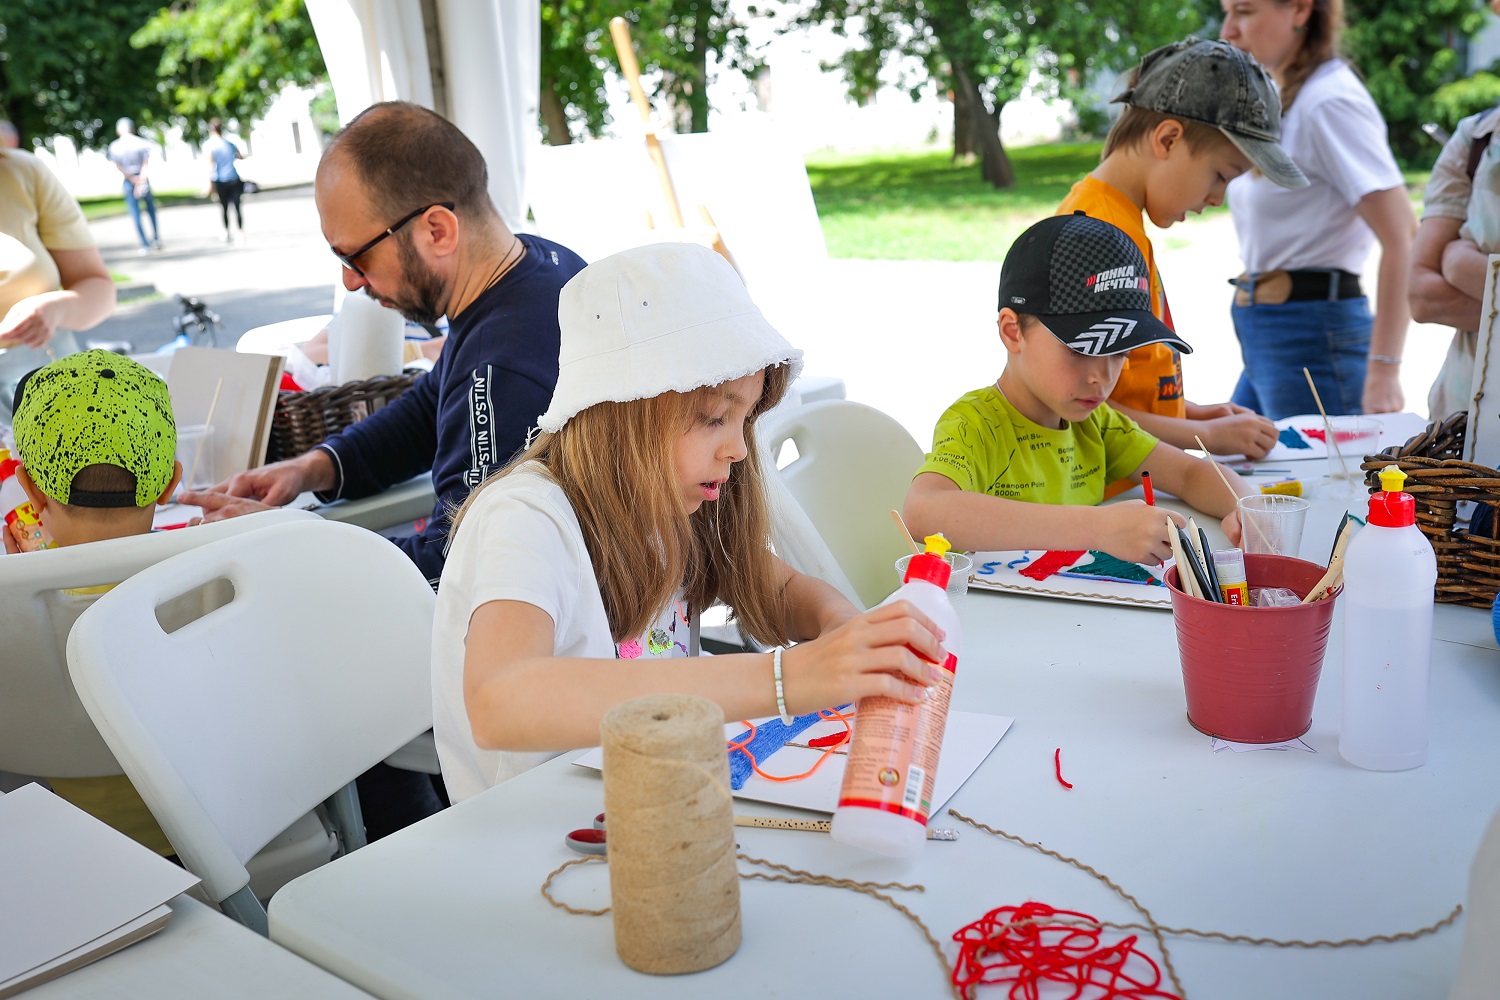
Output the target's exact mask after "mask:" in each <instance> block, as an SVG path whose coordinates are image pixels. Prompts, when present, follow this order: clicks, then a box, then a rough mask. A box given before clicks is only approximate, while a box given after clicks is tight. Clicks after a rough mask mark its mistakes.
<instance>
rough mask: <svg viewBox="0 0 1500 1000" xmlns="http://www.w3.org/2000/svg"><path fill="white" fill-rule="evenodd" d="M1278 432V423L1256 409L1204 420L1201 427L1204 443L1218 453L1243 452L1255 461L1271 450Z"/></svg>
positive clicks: (1210, 449) (1238, 453) (1240, 453)
mask: <svg viewBox="0 0 1500 1000" xmlns="http://www.w3.org/2000/svg"><path fill="white" fill-rule="evenodd" d="M1277 433H1278V432H1277V430H1276V425H1275V424H1273V423H1271V421H1269V420H1267V419H1266V418H1265V417H1263V416H1261V415H1260V414H1259V413H1255V412H1253V411H1246V412H1244V413H1234V414H1230V415H1228V416H1222V417H1216V418H1214V419H1213V420H1208V421H1205V422H1204V424H1203V430H1202V436H1203V443H1204V444H1206V445H1208V450H1209V451H1211V452H1212V453H1214V454H1215V455H1244V456H1245V457H1246V458H1248V459H1250V460H1251V461H1252V462H1253V461H1256V460H1257V459H1262V458H1265V457H1266V455H1267V454H1269V453H1270V451H1271V449H1272V448H1274V447H1275V446H1276V435H1277Z"/></svg>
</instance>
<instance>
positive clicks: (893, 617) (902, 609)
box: [781, 601, 947, 715]
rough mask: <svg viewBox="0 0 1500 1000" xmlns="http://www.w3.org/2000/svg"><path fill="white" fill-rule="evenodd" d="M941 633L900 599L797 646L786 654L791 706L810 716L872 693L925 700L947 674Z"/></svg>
mask: <svg viewBox="0 0 1500 1000" xmlns="http://www.w3.org/2000/svg"><path fill="white" fill-rule="evenodd" d="M941 636H942V632H941V630H940V629H939V628H938V627H937V625H935V624H934V623H933V621H932V619H930V618H928V617H927V616H926V615H924V614H922V612H920V611H918V610H917V609H916V608H914V607H913V606H912V605H911V604H910V603H908V602H907V601H897V602H896V603H894V604H888V605H886V606H885V607H880V608H876V609H875V610H874V611H868V612H866V613H865V614H862V615H858V616H856V617H854V618H851V619H850V620H849V621H848V622H846V623H844V624H843V625H841V626H839V627H838V628H836V629H834V630H833V631H832V632H829V633H828V634H827V635H824V636H822V637H820V638H818V639H814V640H812V641H811V642H804V643H802V644H800V645H797V646H793V647H792V648H790V649H788V650H787V651H786V652H785V653H783V654H782V657H781V671H782V679H783V686H784V689H785V692H786V704H787V711H789V712H791V713H792V714H793V715H805V714H806V713H808V712H815V711H817V710H818V709H820V708H827V707H828V706H829V705H842V704H844V703H845V702H848V701H858V700H859V699H860V698H864V697H868V696H869V695H886V696H888V697H891V698H896V699H899V700H900V701H907V702H920V701H922V700H923V699H924V698H926V697H927V688H928V687H930V686H932V685H933V684H936V683H938V682H939V681H940V680H942V678H943V671H942V669H941V668H940V667H938V666H937V664H939V663H941V662H942V661H943V660H944V659H946V658H947V654H946V653H945V652H944V651H943V647H942V645H941ZM914 650H915V652H913V651H914Z"/></svg>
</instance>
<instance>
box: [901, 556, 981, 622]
mask: <svg viewBox="0 0 1500 1000" xmlns="http://www.w3.org/2000/svg"><path fill="white" fill-rule="evenodd" d="M943 561H944V562H946V563H947V564H948V565H949V566H952V567H953V573H952V575H951V576H949V577H948V587H947V591H946V592H947V594H948V603H949V604H951V605H953V610H954V611H957V610H959V607H960V605H961V604H962V603H963V597H964V595H965V594H967V593H968V592H969V577H971V576H973V575H974V560H973V559H970V558H969V557H968V556H966V555H964V554H963V553H962V552H949V553H948V554H947V555H946V556H944V557H943ZM909 562H911V555H910V554H907V555H904V556H902V557H901V558H900V559H897V560H896V585H897V586H898V587H899V586H900V585H901V584H903V583H905V582H906V565H907V563H909Z"/></svg>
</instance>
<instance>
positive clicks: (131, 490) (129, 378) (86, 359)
mask: <svg viewBox="0 0 1500 1000" xmlns="http://www.w3.org/2000/svg"><path fill="white" fill-rule="evenodd" d="M14 412H15V435H16V452H17V457H19V458H20V460H21V468H20V469H18V470H17V472H16V476H17V478H18V479H19V480H20V483H21V488H22V489H24V490H25V491H26V496H27V498H28V499H30V500H31V504H32V506H33V507H35V508H36V512H37V515H38V517H39V518H40V519H41V521H42V523H43V524H45V525H46V526H47V530H48V531H49V532H50V533H51V535H52V537H53V538H54V539H56V540H57V544H58V545H79V544H81V543H83V542H97V541H101V540H103V539H106V538H123V537H125V536H126V535H144V534H146V533H147V532H149V531H150V530H151V518H152V515H153V514H154V513H155V512H156V505H157V504H159V503H166V502H167V501H168V500H169V499H170V498H171V496H172V491H173V490H175V489H176V488H177V481H178V479H180V478H181V476H182V465H181V463H179V462H178V461H177V425H176V423H175V422H174V420H173V419H172V401H171V399H170V398H169V397H168V396H167V384H166V383H165V382H163V381H162V380H161V379H160V378H158V377H157V376H156V374H155V373H154V372H152V371H151V370H150V369H149V368H146V367H144V366H143V365H140V364H137V363H136V362H134V361H131V360H130V359H129V358H126V357H122V356H120V355H118V354H111V353H110V352H108V351H85V352H83V353H81V354H72V355H69V356H68V357H65V358H62V359H60V360H57V361H54V362H52V363H51V364H50V365H46V366H45V367H42V368H38V369H37V370H36V371H34V372H32V373H31V374H30V375H28V376H26V377H25V378H24V379H22V380H21V384H20V385H19V386H17V387H16V400H15V410H14Z"/></svg>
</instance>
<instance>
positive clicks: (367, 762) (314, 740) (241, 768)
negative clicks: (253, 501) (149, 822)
mask: <svg viewBox="0 0 1500 1000" xmlns="http://www.w3.org/2000/svg"><path fill="white" fill-rule="evenodd" d="M226 585H227V591H226V597H227V602H226V603H223V604H222V605H220V606H218V607H215V608H213V609H212V610H210V611H208V613H207V614H205V615H203V616H202V617H200V618H197V619H196V620H192V621H188V622H187V623H186V624H183V625H181V627H179V628H176V629H175V630H173V631H168V629H167V627H165V626H164V625H163V623H162V622H161V620H160V619H161V618H162V610H163V609H164V608H169V607H172V606H173V604H174V602H180V601H182V600H184V599H185V597H186V595H189V594H192V593H194V592H197V591H200V590H203V589H205V588H212V589H220V590H224V589H225V588H226ZM435 601H436V598H435V596H434V594H433V592H432V588H431V587H429V586H428V584H427V581H426V580H425V579H424V578H423V576H422V574H421V572H420V571H419V570H418V569H417V568H416V566H415V565H413V564H412V562H411V561H410V560H409V559H408V558H407V557H406V556H405V554H404V553H402V552H401V550H400V549H398V548H396V547H395V546H394V545H392V544H391V543H390V542H388V541H386V540H385V539H384V538H381V537H380V536H379V535H375V534H372V533H371V532H368V531H365V530H364V529H362V528H356V527H353V526H351V525H347V524H338V523H335V522H328V521H323V520H321V519H315V520H313V521H310V522H306V523H297V524H284V525H278V526H276V527H272V528H267V529H265V530H264V531H259V532H256V533H255V534H254V535H244V536H240V537H236V538H226V539H224V540H222V541H219V542H215V543H213V544H211V545H205V546H203V547H201V548H198V549H194V550H192V551H189V552H184V553H182V554H180V555H178V556H175V557H173V558H172V559H168V560H166V561H164V562H161V563H158V564H157V565H155V566H152V567H150V568H149V569H146V570H144V571H142V572H141V573H138V574H137V575H135V576H134V577H132V578H131V579H129V580H127V581H125V582H124V583H122V584H121V585H120V586H118V587H116V588H115V589H114V590H112V591H110V592H109V593H107V594H105V595H103V596H102V597H100V598H99V600H98V601H97V602H96V603H95V604H94V606H93V607H92V608H90V609H89V610H88V611H86V612H84V613H83V615H82V616H81V617H80V618H79V619H78V623H77V624H76V625H75V626H74V627H73V632H72V635H71V636H69V639H68V664H69V669H70V671H71V674H72V677H73V683H74V685H75V686H76V687H77V689H78V694H79V697H80V698H81V699H82V701H83V704H84V706H85V707H86V708H87V709H88V712H89V715H90V717H91V718H92V719H93V720H94V722H95V724H96V725H97V726H98V727H99V732H100V734H101V735H102V736H103V737H104V742H105V743H106V744H107V745H108V746H109V748H110V749H111V750H112V751H114V754H115V756H116V757H117V758H118V759H119V761H120V763H121V764H122V765H123V766H124V768H125V773H126V774H127V775H129V776H130V780H131V781H132V782H133V783H134V784H135V786H136V789H137V790H138V791H139V792H140V793H141V798H143V799H144V800H145V801H146V804H147V806H149V807H150V809H151V812H152V813H153V814H154V815H155V816H156V818H157V821H158V822H159V823H161V826H162V829H163V831H164V832H165V833H166V834H167V837H168V839H170V840H171V841H172V844H173V846H174V847H176V848H177V853H178V857H179V858H181V859H182V862H183V864H184V865H186V866H187V868H188V869H189V870H190V871H192V872H193V873H194V874H196V875H197V876H199V877H200V878H201V879H202V880H203V887H204V889H205V891H206V892H207V894H208V895H209V896H210V897H211V898H212V899H213V900H214V901H215V902H218V903H219V904H220V905H221V906H222V907H223V909H224V910H225V912H227V913H230V914H231V915H232V916H234V917H236V918H237V919H239V920H240V921H241V922H242V923H245V924H247V925H248V926H250V927H252V928H254V929H256V930H259V931H260V932H261V933H263V934H264V933H265V932H266V914H265V910H264V908H263V907H262V906H261V903H260V901H259V900H258V899H257V898H256V896H255V894H254V893H253V892H252V891H251V889H250V887H249V884H248V883H249V873H248V872H247V870H246V868H245V860H246V859H247V858H249V857H250V856H251V855H253V854H255V852H256V851H258V850H259V849H260V848H261V847H262V846H264V845H265V844H266V843H267V842H268V841H270V839H271V838H272V837H273V836H275V834H276V833H277V832H278V831H280V830H281V829H283V828H284V827H286V826H287V825H288V824H289V823H290V822H291V821H292V820H294V819H295V818H296V817H298V816H300V815H302V814H303V813H306V812H307V811H308V810H310V809H312V808H313V807H314V806H316V805H317V804H318V803H320V802H323V801H324V800H325V799H328V800H330V806H331V809H332V811H334V812H335V813H336V815H337V817H338V820H339V822H340V825H341V827H342V828H343V829H344V831H345V832H346V835H347V838H346V845H345V846H346V849H350V850H352V849H353V848H355V847H358V846H360V844H362V843H363V833H362V823H361V820H360V816H359V802H358V798H357V797H356V796H355V795H354V791H353V785H352V782H353V781H354V778H355V777H356V776H357V775H359V774H361V773H363V772H364V771H365V770H367V769H368V768H370V767H371V766H373V765H374V764H376V763H378V762H379V761H380V760H382V759H383V758H385V757H387V756H388V755H390V754H391V753H393V752H395V751H396V750H397V749H398V748H400V747H402V746H404V745H405V744H407V743H408V741H410V740H411V739H412V738H413V737H416V736H418V735H419V734H421V733H423V732H425V731H426V730H427V729H429V728H431V726H432V694H431V678H430V672H431V671H430V659H431V654H430V644H431V633H432V612H433V606H434V603H435Z"/></svg>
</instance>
